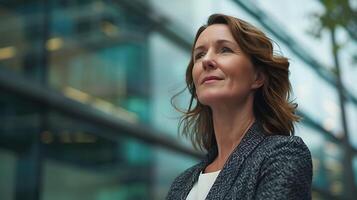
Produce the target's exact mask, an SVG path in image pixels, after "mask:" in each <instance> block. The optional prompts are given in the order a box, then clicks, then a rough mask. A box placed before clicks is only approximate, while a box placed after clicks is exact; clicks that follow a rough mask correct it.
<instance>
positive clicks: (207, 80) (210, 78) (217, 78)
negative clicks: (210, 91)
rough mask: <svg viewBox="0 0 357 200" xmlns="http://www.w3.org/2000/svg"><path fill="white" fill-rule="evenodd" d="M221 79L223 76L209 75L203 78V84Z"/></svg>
mask: <svg viewBox="0 0 357 200" xmlns="http://www.w3.org/2000/svg"><path fill="white" fill-rule="evenodd" d="M219 80H222V78H220V77H218V76H207V77H205V78H204V79H203V80H202V83H201V84H204V83H212V82H215V81H219Z"/></svg>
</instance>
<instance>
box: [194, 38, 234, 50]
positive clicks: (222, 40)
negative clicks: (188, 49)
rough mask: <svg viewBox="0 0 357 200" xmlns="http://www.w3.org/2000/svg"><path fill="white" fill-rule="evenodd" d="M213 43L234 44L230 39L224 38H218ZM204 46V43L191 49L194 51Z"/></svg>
mask: <svg viewBox="0 0 357 200" xmlns="http://www.w3.org/2000/svg"><path fill="white" fill-rule="evenodd" d="M215 43H216V44H218V45H221V44H224V43H228V44H231V45H236V43H235V42H232V41H230V40H226V39H219V40H217V41H215ZM204 48H205V45H200V46H198V47H195V48H194V50H193V53H195V52H196V51H198V50H201V49H204Z"/></svg>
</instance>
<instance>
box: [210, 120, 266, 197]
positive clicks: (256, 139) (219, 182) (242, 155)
mask: <svg viewBox="0 0 357 200" xmlns="http://www.w3.org/2000/svg"><path fill="white" fill-rule="evenodd" d="M264 138H265V135H264V130H263V128H262V127H261V125H260V123H258V122H254V123H253V125H252V126H251V127H250V128H249V129H248V131H247V133H246V134H245V136H244V137H243V139H242V141H241V142H240V143H239V145H238V146H237V147H236V148H235V150H234V151H233V152H232V154H231V155H230V156H229V158H228V160H227V162H226V163H225V165H224V166H223V169H222V171H221V172H220V173H219V175H218V177H217V179H216V181H215V182H214V184H213V186H212V188H211V189H210V191H209V193H208V195H207V197H206V199H223V198H224V197H225V195H226V194H227V192H228V191H229V190H230V188H231V187H232V185H233V182H234V180H235V179H236V177H237V176H238V174H239V171H240V168H241V166H242V164H243V162H244V160H245V159H246V158H247V157H248V156H249V154H250V153H251V152H252V151H253V150H254V149H255V148H256V147H257V146H258V144H259V143H260V142H262V141H263V139H264Z"/></svg>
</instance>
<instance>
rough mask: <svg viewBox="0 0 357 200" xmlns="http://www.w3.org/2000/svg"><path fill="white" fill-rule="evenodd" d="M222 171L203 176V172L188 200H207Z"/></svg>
mask: <svg viewBox="0 0 357 200" xmlns="http://www.w3.org/2000/svg"><path fill="white" fill-rule="evenodd" d="M220 171H221V170H219V171H215V172H210V173H205V174H202V172H201V173H200V176H199V177H198V181H197V182H196V183H195V184H194V185H193V187H192V189H191V191H190V193H188V196H187V198H186V200H204V199H206V196H207V194H208V192H209V191H210V189H211V187H212V185H213V183H214V181H215V180H216V178H217V176H218V174H219V172H220Z"/></svg>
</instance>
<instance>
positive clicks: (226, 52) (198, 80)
mask: <svg viewBox="0 0 357 200" xmlns="http://www.w3.org/2000/svg"><path fill="white" fill-rule="evenodd" d="M193 61H194V66H193V69H192V77H193V81H194V84H195V87H196V94H197V98H198V100H199V101H200V102H201V103H202V104H204V105H208V106H212V105H214V104H217V103H229V102H230V103H234V104H236V103H239V102H242V101H244V100H246V99H247V97H248V96H249V95H250V94H252V91H253V90H254V89H256V88H258V87H260V86H261V85H262V83H261V82H259V81H258V80H257V78H256V71H255V69H254V67H253V65H252V63H251V61H250V59H249V57H248V56H247V55H246V54H244V53H243V52H242V51H241V49H240V47H239V45H238V44H237V42H236V41H235V40H234V38H233V35H232V33H231V32H230V30H229V28H228V26H227V25H225V24H214V25H210V26H208V27H207V28H206V29H205V30H204V31H203V32H202V33H201V34H200V36H199V37H198V39H197V41H196V44H195V47H194V51H193Z"/></svg>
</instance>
